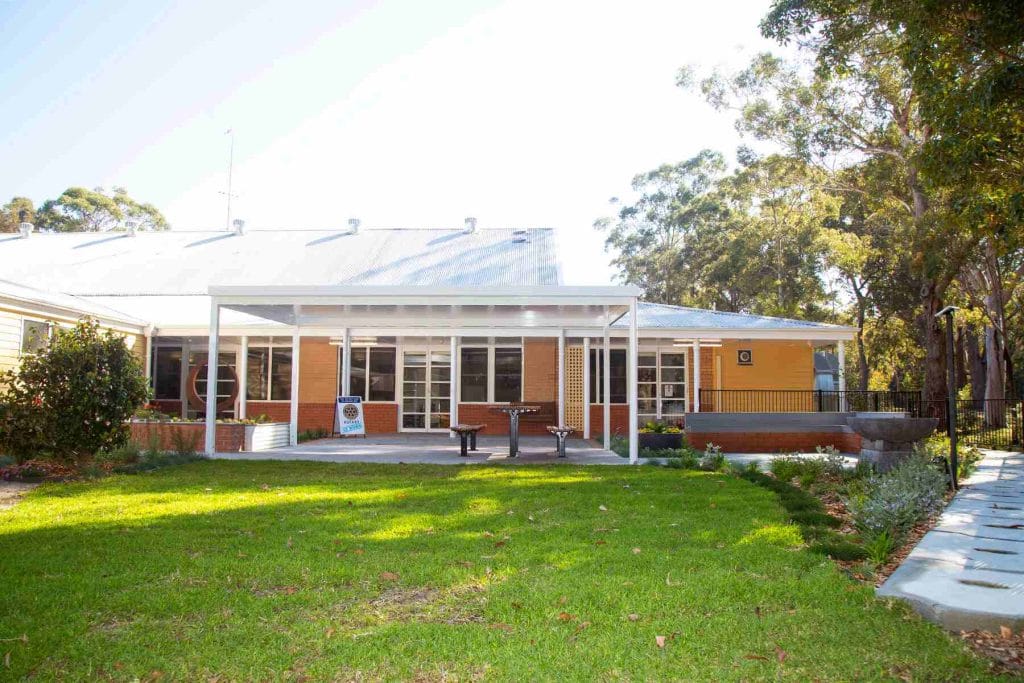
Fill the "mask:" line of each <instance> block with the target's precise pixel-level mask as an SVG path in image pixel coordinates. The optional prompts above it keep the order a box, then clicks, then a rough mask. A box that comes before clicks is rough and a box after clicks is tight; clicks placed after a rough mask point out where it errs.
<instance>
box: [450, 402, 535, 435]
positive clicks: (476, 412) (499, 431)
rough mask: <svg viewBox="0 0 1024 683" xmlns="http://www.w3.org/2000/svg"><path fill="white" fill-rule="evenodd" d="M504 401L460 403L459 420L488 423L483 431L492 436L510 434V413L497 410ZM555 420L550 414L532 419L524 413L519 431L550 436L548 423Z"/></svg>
mask: <svg viewBox="0 0 1024 683" xmlns="http://www.w3.org/2000/svg"><path fill="white" fill-rule="evenodd" d="M501 405H506V404H504V403H493V404H491V403H460V404H459V422H460V423H461V424H478V425H487V428H486V429H485V430H483V432H481V433H482V434H488V435H491V436H507V435H508V415H506V414H505V413H500V412H498V411H496V410H495V408H497V407H498V406H501ZM554 423H555V420H553V419H550V415H549V416H548V417H544V418H536V419H533V420H531V419H530V418H529V416H526V415H524V416H523V417H522V418H520V421H519V433H520V434H522V435H524V436H548V425H553V424H554Z"/></svg>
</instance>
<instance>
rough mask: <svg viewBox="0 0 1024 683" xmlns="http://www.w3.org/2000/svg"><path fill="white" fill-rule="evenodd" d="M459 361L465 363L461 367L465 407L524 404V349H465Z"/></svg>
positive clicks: (462, 397)
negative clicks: (519, 402) (489, 404)
mask: <svg viewBox="0 0 1024 683" xmlns="http://www.w3.org/2000/svg"><path fill="white" fill-rule="evenodd" d="M501 341H505V340H501ZM515 341H518V340H515ZM460 357H461V359H462V363H461V365H460V367H459V372H460V374H461V379H460V384H459V389H460V391H461V393H460V396H459V400H460V401H462V402H464V403H491V402H494V403H511V402H513V401H520V400H522V398H523V349H522V348H520V347H511V346H499V347H496V348H491V347H466V346H464V347H462V350H461V354H460Z"/></svg>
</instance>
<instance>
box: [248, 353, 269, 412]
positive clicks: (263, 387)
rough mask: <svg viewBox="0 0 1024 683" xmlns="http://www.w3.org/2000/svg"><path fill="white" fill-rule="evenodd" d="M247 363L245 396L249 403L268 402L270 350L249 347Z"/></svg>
mask: <svg viewBox="0 0 1024 683" xmlns="http://www.w3.org/2000/svg"><path fill="white" fill-rule="evenodd" d="M247 358H248V360H247V361H246V370H245V372H246V374H247V375H248V376H247V377H246V378H245V392H246V394H245V396H246V400H248V401H266V400H267V390H268V388H269V387H268V382H267V378H268V377H269V376H270V349H269V348H262V349H260V348H252V347H249V353H248V355H247Z"/></svg>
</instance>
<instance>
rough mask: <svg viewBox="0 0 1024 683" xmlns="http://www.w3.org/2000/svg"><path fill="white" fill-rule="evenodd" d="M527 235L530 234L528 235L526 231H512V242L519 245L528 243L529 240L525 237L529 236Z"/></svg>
mask: <svg viewBox="0 0 1024 683" xmlns="http://www.w3.org/2000/svg"><path fill="white" fill-rule="evenodd" d="M529 234H530V233H528V232H527V231H526V230H513V231H512V241H513V242H519V243H523V242H528V241H529V240H528V239H527V237H528V236H529Z"/></svg>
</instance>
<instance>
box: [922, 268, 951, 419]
mask: <svg viewBox="0 0 1024 683" xmlns="http://www.w3.org/2000/svg"><path fill="white" fill-rule="evenodd" d="M936 289H937V287H936V283H935V281H934V280H928V281H926V282H925V283H924V286H923V287H922V289H921V315H920V318H919V319H918V320H919V323H920V326H921V342H922V343H923V344H924V389H923V391H922V392H921V393H922V398H923V399H924V400H925V401H926V402H927V403H926V404H925V405H926V406H928V407H929V408H930V411H929V414H930V415H934V416H938V417H941V416H943V415H945V409H944V408H943V402H944V401H945V400H946V339H945V334H944V333H943V329H942V326H943V325H945V324H946V323H945V320H938V319H936V317H935V314H936V313H938V312H939V311H941V310H942V297H941V296H939V294H938V292H937V291H936Z"/></svg>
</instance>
